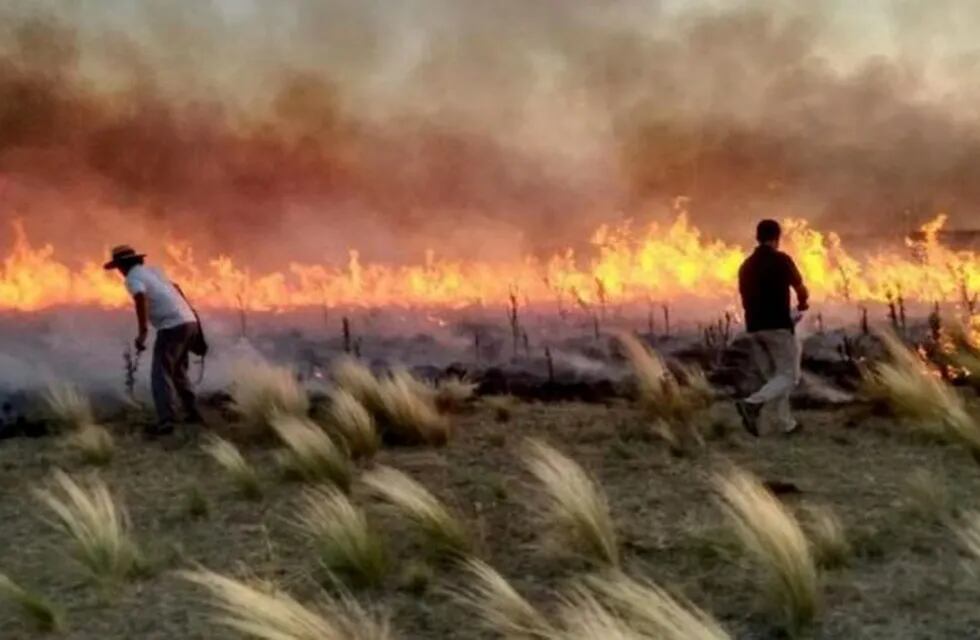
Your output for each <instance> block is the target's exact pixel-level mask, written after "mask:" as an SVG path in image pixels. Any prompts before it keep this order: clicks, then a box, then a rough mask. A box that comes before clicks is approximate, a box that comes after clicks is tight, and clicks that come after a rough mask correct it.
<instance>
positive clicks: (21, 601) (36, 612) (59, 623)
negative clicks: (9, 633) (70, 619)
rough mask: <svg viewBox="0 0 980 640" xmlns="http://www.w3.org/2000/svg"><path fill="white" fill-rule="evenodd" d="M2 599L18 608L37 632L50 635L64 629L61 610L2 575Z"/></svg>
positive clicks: (0, 576) (0, 578)
mask: <svg viewBox="0 0 980 640" xmlns="http://www.w3.org/2000/svg"><path fill="white" fill-rule="evenodd" d="M0 599H3V600H6V601H8V602H9V603H10V604H12V605H14V606H15V607H17V609H18V610H19V611H20V613H21V615H23V617H24V618H25V619H27V620H28V621H29V622H30V623H31V624H32V625H33V626H34V628H35V629H36V630H37V631H40V632H42V633H50V632H52V631H60V630H61V629H63V628H64V626H65V625H64V614H63V613H62V611H61V609H59V608H58V607H56V606H55V605H54V604H52V603H51V601H50V600H48V599H47V598H45V597H44V596H43V595H41V594H39V593H35V592H33V591H28V590H27V589H25V588H24V587H22V586H21V585H19V584H17V583H16V582H14V581H13V580H11V579H10V578H9V577H8V576H6V575H4V574H2V573H0Z"/></svg>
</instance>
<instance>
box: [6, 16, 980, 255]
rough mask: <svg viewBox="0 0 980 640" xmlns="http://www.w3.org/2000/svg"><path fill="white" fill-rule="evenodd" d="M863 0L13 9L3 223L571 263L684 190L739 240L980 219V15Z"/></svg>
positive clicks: (137, 239)
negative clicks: (757, 230) (606, 233)
mask: <svg viewBox="0 0 980 640" xmlns="http://www.w3.org/2000/svg"><path fill="white" fill-rule="evenodd" d="M856 4H857V3H845V2H837V1H836V0H835V1H833V2H831V1H828V2H821V3H799V2H782V1H771V2H763V1H761V0H760V1H744V2H719V3H711V2H707V1H705V2H689V3H681V2H668V1H667V0H663V1H662V2H657V1H654V0H648V1H640V0H605V1H602V2H555V1H553V0H497V1H494V2H485V1H483V0H409V1H405V2H398V3H392V2H386V1H383V0H284V1H280V2H275V3H267V2H258V1H257V0H211V1H210V2H203V1H201V0H174V1H171V2H166V3H137V2H124V1H122V0H116V1H111V2H106V1H98V2H97V1H95V0H88V1H70V0H7V2H4V3H3V6H2V7H0V25H2V27H0V198H2V205H0V225H2V226H0V228H4V229H5V228H8V227H7V226H6V222H8V221H9V220H11V219H14V218H20V219H23V220H24V221H25V223H26V226H27V227H28V230H29V233H30V235H31V236H32V237H33V238H37V239H43V240H45V241H52V242H54V243H55V244H56V245H57V246H58V248H59V250H60V251H61V252H62V254H61V255H66V254H68V255H71V254H75V255H80V256H85V257H91V256H94V255H95V254H96V253H97V252H99V251H101V250H103V249H104V248H105V247H106V246H107V245H110V244H113V243H114V242H117V241H123V240H127V241H131V242H134V243H140V244H141V245H142V246H147V247H149V248H150V249H151V251H153V250H156V251H158V250H159V248H160V244H161V240H162V239H163V238H165V237H176V238H181V239H190V240H192V241H193V243H194V244H195V246H196V247H198V250H199V252H201V251H203V252H207V251H221V252H223V253H230V254H232V255H234V256H235V257H236V258H239V259H244V260H245V261H246V262H248V263H249V264H251V265H253V266H255V267H258V268H261V267H263V266H268V265H276V266H280V265H282V264H283V263H284V261H285V260H292V259H299V260H310V261H312V260H323V259H330V260H334V259H338V258H339V257H341V256H342V255H343V252H344V250H346V249H347V248H348V247H350V246H358V247H360V248H362V249H363V253H364V255H365V257H367V258H368V259H393V260H400V259H406V258H409V257H411V258H413V259H415V258H417V257H418V255H419V254H420V252H421V250H422V249H424V248H426V247H436V248H438V249H439V250H440V251H441V252H444V253H449V254H454V253H455V254H458V255H464V256H469V257H497V256H502V255H514V254H524V253H526V252H547V251H551V250H553V249H555V248H557V247H560V246H565V245H569V244H573V243H576V242H580V241H582V240H584V239H586V238H587V237H588V235H589V232H590V231H591V230H592V228H593V227H594V226H595V225H596V224H598V223H599V222H602V221H609V220H612V219H615V218H617V217H619V216H630V217H635V218H641V219H642V218H643V217H645V216H649V215H658V214H660V213H662V212H663V211H665V210H666V209H668V207H669V203H670V202H671V201H672V200H673V199H674V198H675V197H676V196H679V195H683V196H687V197H689V198H690V199H691V205H690V206H691V210H692V212H693V215H694V217H695V220H696V222H697V223H698V224H700V225H702V226H704V227H706V228H708V229H709V230H711V231H713V232H716V233H721V234H727V235H744V232H743V231H742V230H741V229H742V227H743V226H746V225H747V224H748V223H749V222H750V221H751V220H753V219H754V218H756V217H757V216H760V215H776V216H781V215H799V216H807V217H810V218H813V219H816V220H818V221H819V222H820V223H822V224H823V225H824V226H828V227H833V228H838V229H840V228H845V229H847V230H850V231H862V230H869V229H870V230H876V229H880V228H882V226H883V224H886V223H887V225H888V226H889V227H891V228H894V221H895V220H897V219H901V220H905V219H909V220H912V221H915V220H916V219H919V218H922V217H926V216H931V215H932V214H934V213H935V212H937V211H939V210H946V211H949V212H950V213H951V214H952V219H953V222H954V224H960V225H969V224H972V223H974V222H976V220H977V217H978V216H977V214H976V212H975V209H974V207H975V205H976V203H977V202H978V201H980V162H977V160H980V127H978V126H977V125H978V124H980V123H978V122H977V116H976V113H975V109H974V108H973V106H972V105H974V104H975V97H976V96H975V95H974V93H975V90H974V89H973V88H972V85H973V83H972V81H971V82H968V81H967V80H969V79H971V78H973V77H975V73H976V67H977V60H978V58H977V55H976V54H977V48H976V47H975V46H974V45H973V43H972V42H970V34H971V33H975V27H976V26H977V25H978V24H980V11H978V10H977V9H975V8H973V7H974V5H975V3H972V2H970V1H969V0H963V1H954V0H946V1H945V2H940V3H936V2H928V3H927V2H910V1H901V0H897V1H896V2H892V3H861V4H862V5H864V4H868V5H874V6H872V7H862V8H855V6H856ZM2 237H3V235H0V238H2ZM0 244H3V243H0Z"/></svg>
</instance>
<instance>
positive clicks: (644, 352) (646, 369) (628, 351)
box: [617, 332, 713, 425]
mask: <svg viewBox="0 0 980 640" xmlns="http://www.w3.org/2000/svg"><path fill="white" fill-rule="evenodd" d="M617 338H618V340H619V342H620V344H621V345H622V347H623V351H624V354H625V356H626V360H627V361H628V362H629V364H630V368H631V369H632V371H633V375H634V377H635V378H636V391H637V398H638V400H639V402H640V405H641V406H642V407H643V409H644V410H645V411H646V412H647V413H648V414H649V415H650V417H651V418H654V419H661V420H665V421H667V422H668V423H670V424H672V425H679V424H688V423H689V422H690V421H691V419H692V418H693V417H694V416H695V415H696V414H697V413H698V412H699V411H701V410H702V409H704V408H705V407H707V406H708V405H709V404H710V401H711V396H712V393H713V392H712V390H711V386H710V385H709V384H708V380H707V378H706V377H705V376H704V373H703V372H702V371H700V370H699V369H697V368H695V367H685V368H683V371H682V374H683V375H682V378H683V379H682V380H681V379H678V377H677V376H675V375H674V374H673V373H672V372H671V371H670V369H669V368H668V367H667V365H666V363H665V362H664V361H663V360H662V359H661V358H660V356H659V355H657V353H656V352H654V351H652V350H651V349H649V348H648V347H647V346H646V345H645V344H643V343H642V342H640V340H639V339H638V338H637V337H636V336H634V335H633V334H631V333H626V332H620V333H618V334H617Z"/></svg>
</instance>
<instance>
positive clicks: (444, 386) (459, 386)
mask: <svg viewBox="0 0 980 640" xmlns="http://www.w3.org/2000/svg"><path fill="white" fill-rule="evenodd" d="M477 386H478V385H477V384H476V383H475V382H470V381H469V380H465V379H463V378H460V377H457V376H450V377H448V378H443V379H442V380H440V381H439V384H438V385H437V386H436V407H437V408H438V409H439V410H440V411H442V412H443V413H450V412H455V411H460V410H462V409H463V407H465V406H466V403H467V402H469V401H470V400H472V399H473V396H474V394H475V393H476V388H477Z"/></svg>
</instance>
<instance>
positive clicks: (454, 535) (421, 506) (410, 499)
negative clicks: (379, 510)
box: [363, 466, 473, 556]
mask: <svg viewBox="0 0 980 640" xmlns="http://www.w3.org/2000/svg"><path fill="white" fill-rule="evenodd" d="M363 482H364V484H365V485H366V486H367V487H368V488H369V489H370V490H371V491H372V492H373V493H374V494H375V495H376V496H378V497H380V498H381V499H382V500H384V501H385V502H387V503H388V504H390V505H391V506H393V507H395V508H396V509H398V510H399V511H400V512H401V513H402V514H403V515H405V516H406V517H407V518H408V519H409V520H410V521H411V522H412V523H414V524H415V526H417V527H418V528H419V529H420V530H421V531H422V532H423V533H424V534H425V537H426V539H427V541H428V543H429V544H430V548H431V550H432V551H433V552H435V554H440V555H442V554H445V555H450V556H467V555H469V554H470V553H471V552H472V550H473V542H472V539H471V538H470V534H469V532H468V531H467V530H466V527H464V526H463V524H462V520H461V518H460V517H459V516H458V515H456V514H455V513H453V512H452V511H450V510H449V509H448V508H447V507H446V506H445V505H444V504H443V503H442V502H441V501H440V500H439V499H438V498H436V497H435V496H434V495H432V493H430V492H429V490H428V489H426V488H425V487H424V486H422V485H421V484H419V483H418V482H417V481H415V480H414V479H412V478H411V477H409V476H408V475H406V474H405V473H402V472H401V471H399V470H397V469H392V468H391V467H384V466H382V467H378V468H376V469H373V470H372V471H370V472H368V473H366V474H364V477H363Z"/></svg>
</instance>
